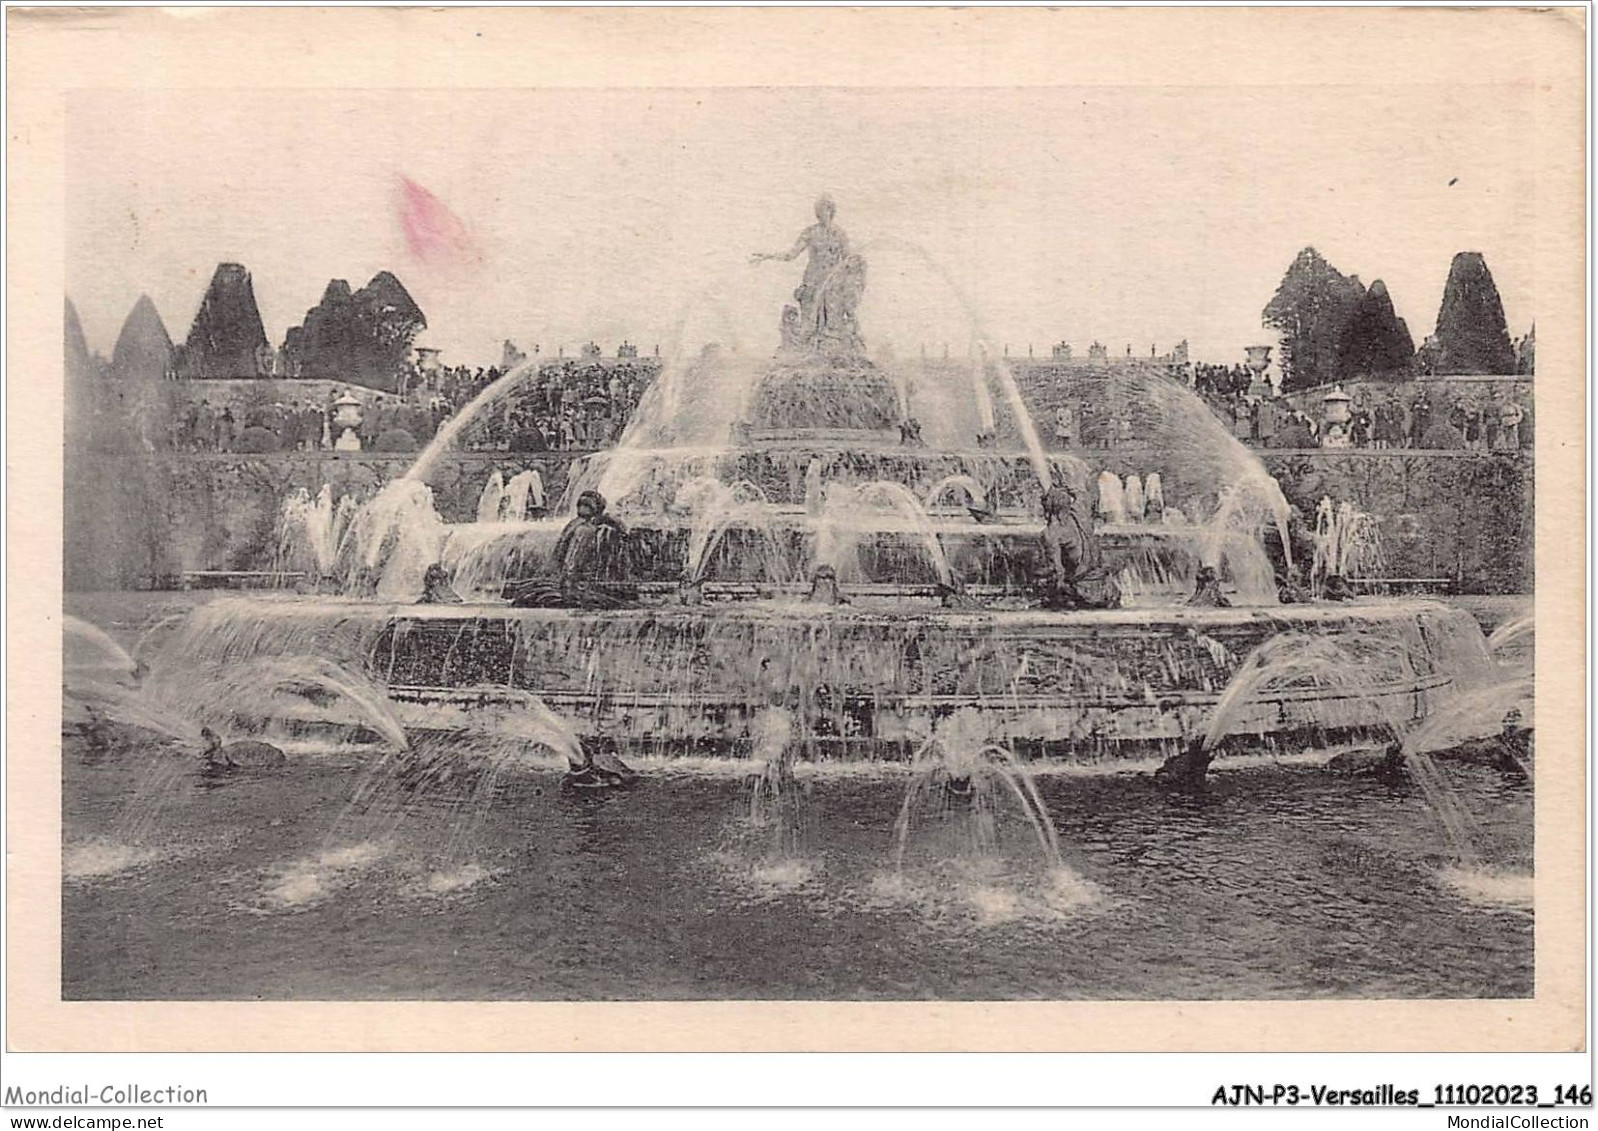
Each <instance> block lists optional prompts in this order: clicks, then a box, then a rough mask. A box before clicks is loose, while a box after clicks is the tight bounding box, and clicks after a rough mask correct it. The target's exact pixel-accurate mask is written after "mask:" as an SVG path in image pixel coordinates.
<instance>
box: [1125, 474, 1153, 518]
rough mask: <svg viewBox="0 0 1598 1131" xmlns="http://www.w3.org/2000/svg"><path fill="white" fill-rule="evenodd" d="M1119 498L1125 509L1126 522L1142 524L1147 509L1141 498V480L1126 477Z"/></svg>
mask: <svg viewBox="0 0 1598 1131" xmlns="http://www.w3.org/2000/svg"><path fill="white" fill-rule="evenodd" d="M1121 497H1122V499H1123V500H1124V505H1125V507H1126V518H1127V521H1128V522H1142V521H1143V516H1144V512H1145V511H1146V510H1147V508H1148V502H1147V500H1146V499H1145V498H1144V497H1143V480H1141V479H1139V478H1138V477H1137V476H1136V475H1128V476H1127V477H1126V484H1125V487H1124V488H1123V489H1122V493H1121Z"/></svg>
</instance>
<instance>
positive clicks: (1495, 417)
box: [1481, 390, 1503, 452]
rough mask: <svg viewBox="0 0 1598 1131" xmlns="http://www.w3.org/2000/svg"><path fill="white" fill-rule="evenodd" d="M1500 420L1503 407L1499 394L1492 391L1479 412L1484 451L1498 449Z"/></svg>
mask: <svg viewBox="0 0 1598 1131" xmlns="http://www.w3.org/2000/svg"><path fill="white" fill-rule="evenodd" d="M1502 419H1503V405H1502V403H1501V401H1500V395H1499V393H1498V392H1497V391H1496V390H1494V392H1493V394H1492V395H1491V396H1490V397H1488V398H1487V403H1486V404H1484V405H1482V410H1481V446H1482V449H1483V450H1484V451H1489V452H1490V451H1492V450H1493V449H1494V448H1496V447H1498V428H1499V424H1500V422H1501V421H1502Z"/></svg>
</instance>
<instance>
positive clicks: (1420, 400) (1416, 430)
mask: <svg viewBox="0 0 1598 1131" xmlns="http://www.w3.org/2000/svg"><path fill="white" fill-rule="evenodd" d="M1431 426H1432V402H1431V398H1430V397H1428V396H1427V395H1426V390H1425V389H1422V390H1421V391H1420V392H1419V393H1417V394H1416V396H1415V403H1414V404H1412V405H1410V406H1409V446H1410V447H1412V448H1419V447H1422V446H1424V440H1425V438H1426V431H1427V429H1429V428H1430V427H1431Z"/></svg>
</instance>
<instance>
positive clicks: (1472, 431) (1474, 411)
mask: <svg viewBox="0 0 1598 1131" xmlns="http://www.w3.org/2000/svg"><path fill="white" fill-rule="evenodd" d="M1465 447H1466V448H1467V449H1469V450H1471V451H1476V450H1478V449H1479V448H1480V447H1481V406H1480V405H1479V404H1477V403H1476V399H1475V398H1474V397H1472V398H1470V399H1469V400H1468V401H1467V402H1466V404H1465Z"/></svg>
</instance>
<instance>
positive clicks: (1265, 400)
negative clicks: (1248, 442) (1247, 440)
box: [1254, 397, 1276, 448]
mask: <svg viewBox="0 0 1598 1131" xmlns="http://www.w3.org/2000/svg"><path fill="white" fill-rule="evenodd" d="M1254 437H1255V439H1256V440H1257V441H1258V442H1259V445H1260V446H1261V447H1263V448H1269V447H1271V446H1272V445H1274V444H1275V443H1276V403H1275V402H1274V401H1272V400H1271V398H1270V397H1261V398H1260V399H1259V402H1258V403H1257V404H1256V405H1255V406H1254Z"/></svg>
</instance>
